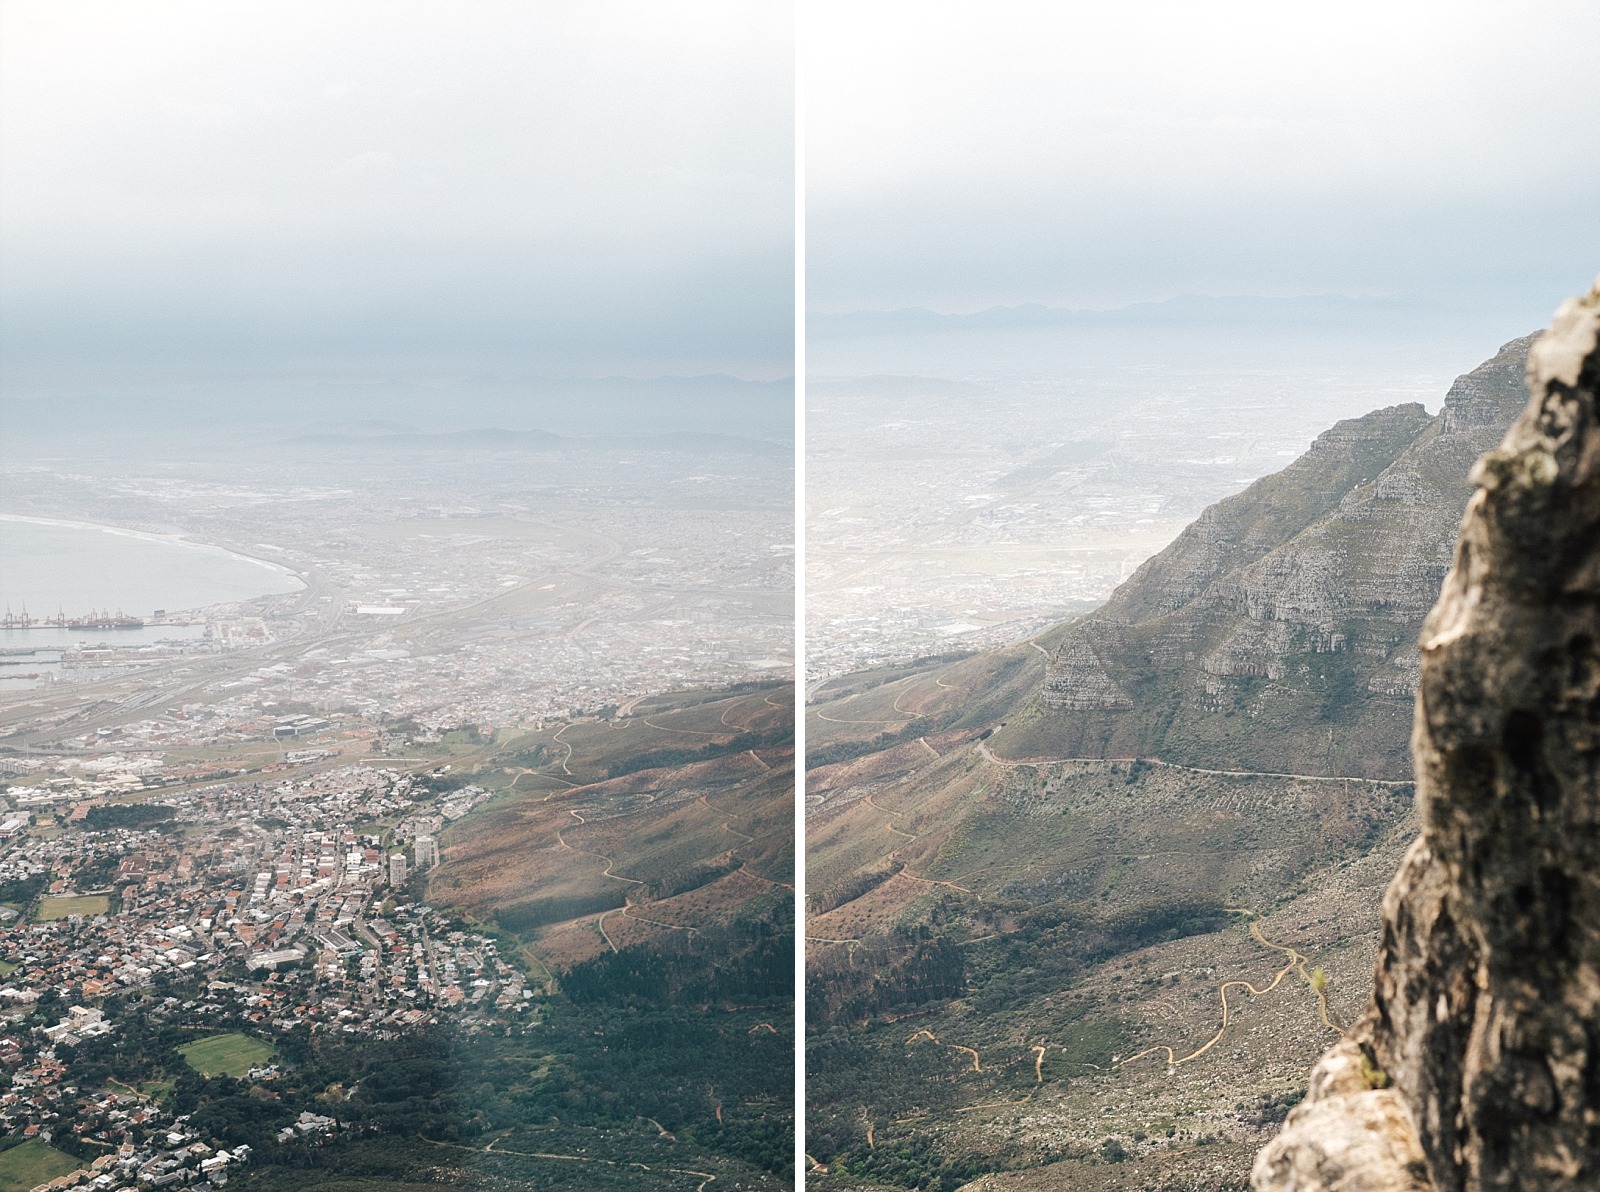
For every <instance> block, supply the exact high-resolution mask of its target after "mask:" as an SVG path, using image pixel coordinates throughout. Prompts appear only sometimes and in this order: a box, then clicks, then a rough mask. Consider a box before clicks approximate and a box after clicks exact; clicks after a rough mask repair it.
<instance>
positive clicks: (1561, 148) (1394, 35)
mask: <svg viewBox="0 0 1600 1192" xmlns="http://www.w3.org/2000/svg"><path fill="white" fill-rule="evenodd" d="M804 11H805V12H806V13H807V14H808V19H807V22H806V28H805V33H804V53H805V62H806V72H807V93H808V111H807V219H808V231H807V251H808V258H809V266H808V291H807V300H808V303H809V304H810V305H811V306H812V307H813V308H814V309H817V310H822V311H845V310H854V309H889V308H895V307H903V306H927V307H930V308H933V309H936V310H943V311H971V310H977V309H981V308H984V307H988V306H992V305H1010V304H1016V303H1023V302H1042V303H1046V304H1049V305H1054V306H1069V307H1109V306H1117V305H1121V304H1124V303H1129V302H1136V301H1144V300H1160V299H1164V298H1167V297H1170V296H1172V295H1175V294H1179V293H1184V292H1191V293H1204V294H1259V295H1269V296H1283V295H1301V294H1317V293H1342V294H1346V295H1350V296H1369V295H1377V296H1384V297H1388V298H1403V299H1412V300H1417V301H1420V302H1434V303H1442V304H1444V305H1447V306H1455V307H1460V308H1463V309H1471V310H1474V311H1477V312H1480V313H1483V312H1489V313H1495V314H1499V313H1502V312H1503V313H1504V316H1505V318H1506V320H1507V322H1506V325H1507V326H1508V327H1509V328H1510V329H1511V331H1510V332H1508V334H1510V333H1515V332H1518V331H1520V330H1522V329H1523V327H1524V324H1526V325H1528V326H1537V325H1541V324H1542V323H1543V322H1545V321H1546V320H1547V318H1548V316H1549V313H1550V310H1551V309H1552V308H1553V307H1554V305H1555V303H1556V302H1557V301H1558V300H1559V299H1560V298H1561V297H1563V296H1565V295H1567V294H1570V293H1572V292H1574V291H1576V290H1579V289H1581V288H1583V287H1584V286H1585V285H1587V283H1588V282H1589V280H1591V279H1592V278H1593V276H1594V274H1595V273H1596V271H1597V270H1600V107H1597V106H1596V103H1595V82H1594V80H1595V62H1596V53H1595V51H1596V47H1597V46H1600V5H1597V4H1594V3H1592V2H1587V0H1573V2H1559V3H1550V2H1543V3H1541V2H1523V3H1517V4H1509V3H1476V4H1475V3H1464V2H1461V0H1449V2H1443V3H1416V2H1413V0H1399V2H1387V3H1381V4H1351V3H1341V4H1318V5H1311V4H1285V3H1281V2H1279V0H1274V2H1271V3H1237V2H1233V3H1219V2H1211V3H1204V4H1197V3H1192V2H1189V0H1185V2H1181V3H1159V4H1157V3H1127V2H1123V3H1116V4H1109V3H1108V4H1090V3H1072V4H1064V3H1054V2H1049V3H1020V2H1015V0H1013V2H1010V3H999V4H996V3H987V2H983V3H980V2H970V3H938V2H932V3H921V4H917V5H910V4H902V3H883V2H880V3H871V2H868V3H864V4H863V3H856V2H851V3H843V2H837V3H836V2H834V0H818V2H817V3H813V4H811V5H808V6H807V7H806V9H805V10H804Z"/></svg>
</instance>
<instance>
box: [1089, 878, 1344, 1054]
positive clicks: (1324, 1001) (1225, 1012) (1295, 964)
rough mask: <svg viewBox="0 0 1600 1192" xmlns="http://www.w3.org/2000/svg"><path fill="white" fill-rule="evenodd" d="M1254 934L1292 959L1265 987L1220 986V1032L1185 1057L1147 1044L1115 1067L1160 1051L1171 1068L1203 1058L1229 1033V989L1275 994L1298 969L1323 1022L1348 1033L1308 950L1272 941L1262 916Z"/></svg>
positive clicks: (1254, 920)
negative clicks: (1310, 968) (1333, 1013)
mask: <svg viewBox="0 0 1600 1192" xmlns="http://www.w3.org/2000/svg"><path fill="white" fill-rule="evenodd" d="M1227 910H1228V911H1229V912H1230V913H1232V914H1236V915H1251V916H1254V915H1255V912H1254V911H1251V910H1246V909H1243V908H1239V907H1228V908H1227ZM1250 934H1251V935H1252V936H1253V937H1255V939H1256V941H1257V942H1258V943H1260V944H1261V945H1262V946H1263V947H1265V948H1269V949H1271V950H1272V951H1274V952H1281V953H1283V955H1284V956H1286V957H1288V962H1287V963H1286V964H1285V965H1284V966H1283V967H1282V968H1281V969H1279V970H1278V971H1277V972H1276V973H1275V974H1274V975H1273V978H1272V982H1271V984H1269V985H1266V986H1265V987H1263V988H1261V989H1257V988H1256V987H1255V986H1254V985H1253V984H1251V983H1250V982H1249V981H1245V980H1242V979H1238V978H1236V979H1234V980H1231V981H1224V982H1223V983H1222V984H1221V985H1219V986H1217V993H1218V995H1219V996H1220V997H1221V999H1222V1025H1220V1026H1219V1027H1218V1028H1217V1033H1216V1034H1214V1035H1212V1036H1211V1038H1209V1039H1207V1040H1206V1041H1205V1042H1204V1043H1202V1044H1201V1045H1200V1046H1199V1047H1197V1048H1196V1049H1195V1050H1194V1051H1191V1052H1190V1053H1189V1054H1188V1055H1185V1056H1181V1057H1180V1056H1179V1055H1178V1054H1177V1052H1176V1051H1174V1050H1173V1048H1171V1047H1169V1046H1167V1045H1166V1044H1162V1045H1159V1046H1156V1047H1147V1048H1145V1049H1144V1050H1143V1051H1141V1052H1138V1053H1137V1054H1135V1055H1130V1056H1129V1057H1128V1058H1127V1059H1125V1060H1119V1061H1118V1062H1117V1063H1115V1064H1114V1065H1113V1067H1115V1068H1123V1067H1126V1066H1127V1065H1129V1064H1131V1063H1134V1062H1135V1061H1137V1060H1142V1059H1144V1058H1145V1057H1146V1056H1151V1055H1155V1054H1157V1053H1158V1052H1163V1051H1164V1052H1166V1053H1167V1067H1168V1068H1176V1067H1178V1066H1179V1065H1180V1064H1187V1063H1188V1062H1189V1061H1190V1060H1195V1059H1199V1058H1200V1057H1201V1056H1203V1055H1204V1054H1205V1053H1206V1052H1208V1051H1210V1050H1211V1049H1212V1048H1213V1047H1215V1046H1216V1045H1217V1044H1218V1043H1220V1042H1222V1039H1223V1036H1224V1035H1226V1034H1227V1033H1228V1024H1229V1022H1230V1021H1231V1016H1232V1007H1231V1006H1230V1005H1229V1002H1228V990H1230V989H1234V988H1239V989H1244V990H1246V991H1247V992H1248V993H1249V994H1250V996H1251V997H1262V996H1264V995H1265V994H1268V993H1271V992H1272V991H1273V990H1274V989H1276V988H1277V987H1278V986H1279V985H1281V984H1282V983H1283V979H1284V978H1285V977H1287V976H1288V975H1289V974H1290V973H1293V972H1298V973H1299V974H1300V976H1301V977H1302V978H1304V980H1305V983H1306V984H1307V985H1308V986H1309V987H1310V988H1311V990H1312V992H1313V993H1315V994H1316V995H1317V1003H1318V1015H1319V1017H1320V1018H1321V1019H1322V1023H1323V1025H1324V1026H1326V1027H1327V1028H1328V1029H1329V1030H1333V1031H1337V1032H1339V1033H1340V1034H1341V1035H1342V1034H1344V1028H1343V1027H1341V1026H1338V1025H1337V1024H1335V1023H1334V1022H1333V1021H1332V1020H1331V1019H1329V1017H1328V998H1327V995H1326V994H1325V993H1324V991H1323V989H1322V986H1321V984H1320V983H1319V982H1318V981H1317V980H1316V979H1315V978H1313V976H1312V975H1311V974H1310V973H1308V972H1306V967H1305V966H1306V962H1307V961H1308V960H1309V959H1310V957H1308V956H1306V955H1305V954H1304V953H1302V952H1300V951H1298V950H1297V949H1295V948H1292V947H1289V946H1288V945H1286V944H1275V943H1273V942H1272V941H1271V940H1269V939H1267V937H1266V936H1264V935H1262V934H1261V920H1260V919H1259V918H1254V917H1252V918H1251V920H1250Z"/></svg>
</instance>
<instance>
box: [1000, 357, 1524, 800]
mask: <svg viewBox="0 0 1600 1192" xmlns="http://www.w3.org/2000/svg"><path fill="white" fill-rule="evenodd" d="M1532 342H1533V337H1531V336H1529V337H1526V338H1522V339H1516V340H1512V341H1511V342H1510V343H1508V344H1506V345H1505V346H1504V347H1502V348H1501V349H1500V351H1499V352H1498V353H1496V355H1495V356H1494V357H1493V358H1492V359H1490V360H1488V361H1487V362H1485V363H1484V364H1482V365H1480V366H1479V367H1478V368H1476V369H1474V370H1473V371H1472V372H1470V373H1467V374H1466V375H1465V376H1462V377H1460V378H1459V379H1457V381H1456V382H1455V384H1454V385H1453V386H1452V387H1451V389H1450V391H1449V394H1448V395H1447V396H1446V398H1445V403H1444V408H1443V410H1442V411H1441V412H1440V413H1439V414H1438V415H1436V416H1431V417H1430V416H1429V415H1428V413H1427V411H1426V410H1424V408H1423V407H1422V406H1421V405H1417V404H1410V405H1400V406H1391V407H1389V408H1387V409H1381V410H1376V411H1374V412H1373V413H1370V414H1368V415H1366V416H1365V417H1362V418H1354V419H1349V420H1347V421H1344V422H1340V423H1338V424H1337V425H1336V426H1334V427H1333V429H1331V430H1329V431H1327V432H1326V433H1325V434H1323V435H1322V436H1321V437H1320V438H1318V439H1317V440H1316V442H1315V443H1313V444H1312V446H1311V448H1310V450H1308V451H1307V452H1306V453H1305V454H1304V455H1303V456H1301V457H1300V458H1299V459H1298V460H1296V461H1295V462H1294V463H1292V464H1290V465H1289V466H1288V467H1287V468H1285V469H1283V471H1281V472H1278V473H1275V474H1274V475H1271V476H1267V477H1265V478H1263V479H1261V480H1259V481H1257V482H1256V483H1254V484H1252V485H1251V486H1250V487H1249V488H1247V489H1246V490H1244V491H1243V492H1241V493H1239V494H1237V495H1235V496H1233V497H1230V498H1228V499H1227V500H1224V501H1220V502H1218V503H1217V504H1215V505H1213V506H1211V507H1210V508H1209V509H1207V510H1206V511H1205V512H1204V513H1203V514H1201V515H1200V517H1199V519H1198V520H1197V521H1195V522H1194V524H1192V525H1191V526H1190V527H1189V528H1188V529H1186V530H1185V531H1184V532H1183V533H1182V534H1180V535H1179V536H1178V538H1177V539H1176V540H1175V541H1174V542H1173V543H1172V544H1171V545H1170V546H1169V547H1167V549H1166V550H1164V551H1162V552H1161V553H1160V554H1158V555H1156V556H1155V557H1154V558H1152V559H1150V560H1149V561H1148V562H1146V563H1145V564H1144V566H1142V567H1141V568H1140V569H1139V570H1138V571H1137V572H1135V573H1134V575H1133V576H1131V577H1130V578H1129V579H1128V580H1127V582H1125V583H1124V584H1123V585H1122V586H1121V587H1119V588H1118V589H1117V591H1116V592H1115V593H1114V594H1113V595H1112V597H1111V599H1110V600H1109V601H1108V602H1107V603H1106V604H1105V605H1104V606H1103V607H1102V608H1101V609H1099V610H1097V611H1096V612H1094V613H1092V614H1090V615H1088V616H1087V617H1084V618H1081V619H1079V620H1078V621H1075V622H1073V623H1072V624H1070V625H1068V626H1066V627H1065V628H1064V629H1062V630H1060V631H1057V632H1056V633H1055V634H1052V635H1047V637H1046V638H1044V639H1042V640H1044V641H1046V643H1047V644H1051V645H1052V646H1053V648H1052V649H1051V651H1050V659H1049V665H1048V670H1047V674H1046V677H1045V680H1044V682H1043V685H1042V687H1041V689H1040V691H1039V694H1038V698H1037V699H1036V700H1035V701H1034V702H1033V704H1032V706H1031V707H1030V708H1029V709H1028V710H1027V711H1026V712H1025V713H1024V714H1023V715H1021V716H1018V717H1016V718H1015V719H1014V720H1013V722H1012V723H1011V724H1009V725H1008V726H1007V727H1006V729H1005V730H1004V731H1003V732H1002V733H1001V734H1000V738H999V740H998V741H997V742H996V748H997V750H998V751H999V752H1001V753H1003V754H1006V755H1009V756H1013V757H1033V756H1052V757H1061V756H1090V757H1117V756H1124V757H1126V756H1150V757H1159V758H1161V759H1163V760H1166V761H1172V762H1179V763H1183V764H1187V765H1196V766H1215V767H1218V768H1237V769H1248V770H1258V771H1293V772H1296V773H1307V774H1343V775H1358V776H1367V777H1385V778H1404V777H1406V776H1407V775H1408V770H1409V759H1408V758H1407V754H1406V736H1407V731H1408V726H1409V724H1410V715H1409V710H1410V700H1411V694H1412V691H1413V690H1414V688H1415V685H1416V680H1417V666H1418V659H1417V651H1416V644H1415V643H1416V638H1417V631H1418V628H1419V627H1420V626H1421V624H1422V619H1423V616H1424V614H1425V613H1426V612H1427V610H1428V607H1429V606H1430V605H1431V604H1432V602H1433V599H1434V597H1435V596H1436V595H1437V594H1438V591H1439V584H1440V582H1441V581H1442V580H1443V578H1444V575H1445V572H1446V570H1447V568H1448V566H1449V562H1450V552H1451V546H1452V544H1453V542H1454V540H1455V534H1456V528H1457V523H1458V521H1459V519H1460V510H1461V508H1462V506H1463V504H1464V503H1465V501H1466V498H1467V495H1468V493H1469V491H1470V490H1469V486H1468V484H1467V479H1466V477H1467V471H1468V468H1469V467H1470V466H1471V463H1472V461H1473V460H1474V459H1476V458H1477V457H1478V456H1479V455H1480V454H1482V453H1483V452H1484V451H1485V450H1487V449H1488V448H1489V447H1491V446H1493V444H1494V443H1495V442H1496V441H1498V440H1499V438H1500V436H1501V435H1502V434H1503V433H1504V432H1505V429H1506V427H1507V426H1508V425H1509V424H1510V422H1511V420H1512V419H1513V418H1514V417H1515V416H1516V413H1517V411H1518V410H1519V409H1520V408H1521V406H1522V404H1523V401H1524V393H1523V388H1522V369H1523V362H1524V361H1525V359H1526V358H1527V354H1528V349H1529V346H1530V345H1531V344H1532ZM1052 639H1053V640H1052Z"/></svg>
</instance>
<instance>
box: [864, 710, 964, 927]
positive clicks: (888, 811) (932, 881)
mask: <svg viewBox="0 0 1600 1192" xmlns="http://www.w3.org/2000/svg"><path fill="white" fill-rule="evenodd" d="M924 744H926V742H924ZM935 756H937V755H935ZM861 801H862V802H863V803H865V804H866V805H867V806H869V807H871V808H872V809H873V810H875V811H881V812H883V813H884V814H885V815H895V816H903V815H908V814H910V813H909V812H905V811H896V810H894V809H893V808H892V807H885V806H884V805H883V804H882V803H875V802H873V799H872V796H871V795H868V796H866V798H864V799H862V800H861ZM883 827H884V830H885V831H888V832H893V833H894V834H895V835H896V836H904V837H905V838H906V839H907V840H918V839H920V837H919V836H918V835H917V834H916V833H915V832H905V831H902V830H901V829H899V828H897V827H895V826H894V824H892V823H890V822H889V821H888V820H885V821H884V824H883ZM899 851H900V850H899V849H896V850H894V852H891V853H890V854H889V855H888V859H889V860H893V859H894V856H895V853H897V852H899ZM894 877H906V878H910V879H911V880H912V881H914V882H926V883H927V884H928V885H930V886H944V887H946V888H948V889H951V890H959V891H960V892H961V893H963V894H970V895H972V897H974V898H976V899H977V900H978V901H979V902H982V901H983V895H982V894H979V893H978V892H977V891H976V890H969V889H967V887H965V886H958V885H956V883H955V882H947V881H942V880H940V879H939V878H933V877H923V876H922V875H921V874H920V873H912V872H911V870H909V869H907V868H905V866H903V865H902V866H901V867H900V871H899V872H898V873H896V874H895V875H894ZM890 880H891V881H892V880H893V878H891V879H890Z"/></svg>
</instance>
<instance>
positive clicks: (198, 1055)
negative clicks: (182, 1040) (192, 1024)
mask: <svg viewBox="0 0 1600 1192" xmlns="http://www.w3.org/2000/svg"><path fill="white" fill-rule="evenodd" d="M178 1050H179V1051H180V1052H182V1053H183V1058H184V1059H186V1060H188V1061H189V1066H190V1067H191V1068H193V1069H194V1070H195V1071H196V1072H203V1073H204V1074H205V1075H207V1076H218V1075H221V1076H243V1075H244V1074H245V1073H246V1072H248V1071H249V1070H250V1069H251V1068H254V1067H258V1066H259V1065H261V1064H262V1063H264V1062H266V1061H267V1060H269V1059H271V1058H272V1056H273V1055H274V1054H275V1050H274V1048H273V1047H272V1045H271V1044H270V1043H264V1042H262V1041H261V1040H260V1039H252V1038H251V1037H250V1036H249V1035H241V1034H239V1033H238V1032H237V1031H234V1032H231V1033H229V1034H226V1035H212V1036H210V1037H209V1038H205V1039H196V1040H195V1041H194V1042H193V1043H190V1044H188V1045H187V1046H185V1047H180V1048H178Z"/></svg>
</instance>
